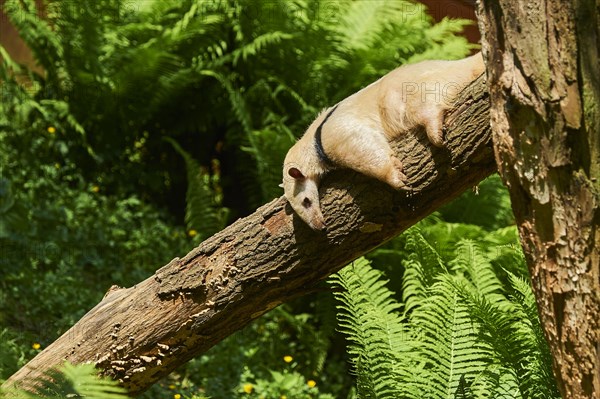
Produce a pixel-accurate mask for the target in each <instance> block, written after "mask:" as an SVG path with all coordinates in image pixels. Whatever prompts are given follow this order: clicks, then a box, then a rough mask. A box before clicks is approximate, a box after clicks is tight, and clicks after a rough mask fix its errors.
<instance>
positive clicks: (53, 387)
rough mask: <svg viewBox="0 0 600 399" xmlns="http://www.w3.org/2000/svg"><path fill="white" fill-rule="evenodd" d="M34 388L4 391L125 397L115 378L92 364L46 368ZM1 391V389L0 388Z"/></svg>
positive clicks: (23, 395) (19, 395) (20, 396)
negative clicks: (99, 372) (101, 374)
mask: <svg viewBox="0 0 600 399" xmlns="http://www.w3.org/2000/svg"><path fill="white" fill-rule="evenodd" d="M37 383H38V386H37V387H36V388H35V390H34V392H33V393H32V392H27V391H22V390H10V391H7V392H6V393H7V395H8V396H7V397H10V398H16V399H34V398H37V399H45V398H48V399H50V398H71V397H85V398H90V399H126V398H127V392H126V391H125V389H123V388H121V387H120V386H119V385H118V383H117V382H116V381H113V380H111V379H108V378H105V377H100V376H98V370H97V369H96V368H95V367H94V365H93V364H80V365H72V364H70V363H68V362H67V363H65V364H64V365H63V366H61V367H60V368H58V369H54V370H52V371H49V372H48V373H47V374H46V375H44V376H42V377H40V379H39V380H38V381H37ZM0 393H2V392H0Z"/></svg>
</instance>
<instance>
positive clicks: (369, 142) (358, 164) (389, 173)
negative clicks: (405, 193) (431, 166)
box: [323, 126, 407, 190]
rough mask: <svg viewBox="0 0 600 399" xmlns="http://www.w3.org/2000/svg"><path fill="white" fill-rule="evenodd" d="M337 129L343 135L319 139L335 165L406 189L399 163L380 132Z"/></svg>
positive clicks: (364, 128)
mask: <svg viewBox="0 0 600 399" xmlns="http://www.w3.org/2000/svg"><path fill="white" fill-rule="evenodd" d="M339 132H340V133H339V134H340V135H341V136H343V137H339V136H338V137H336V139H338V140H336V141H333V140H327V139H326V138H327V136H325V137H324V138H323V145H324V149H325V151H326V152H327V154H328V155H329V157H330V158H331V159H332V160H333V161H334V162H335V163H336V164H337V165H339V166H341V167H344V168H349V169H353V170H356V171H357V172H360V173H362V174H364V175H367V176H370V177H374V178H376V179H377V180H380V181H382V182H384V183H387V184H389V185H390V186H392V187H393V188H395V189H397V190H399V189H403V188H404V189H406V188H407V178H406V175H405V174H404V173H403V172H402V162H401V161H400V160H399V159H398V158H396V156H395V155H394V152H393V151H392V148H391V147H390V144H389V142H388V140H387V138H386V137H385V136H384V134H383V132H382V131H378V130H375V129H370V128H367V127H362V128H361V127H357V126H355V127H354V128H353V129H352V130H350V129H342V130H340V131H339ZM331 136H332V137H335V136H334V135H331Z"/></svg>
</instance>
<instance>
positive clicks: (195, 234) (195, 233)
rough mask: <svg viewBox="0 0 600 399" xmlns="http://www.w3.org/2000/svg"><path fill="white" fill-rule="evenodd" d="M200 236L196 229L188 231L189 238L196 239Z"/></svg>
mask: <svg viewBox="0 0 600 399" xmlns="http://www.w3.org/2000/svg"><path fill="white" fill-rule="evenodd" d="M197 235H198V232H197V231H196V230H194V229H191V230H190V231H188V236H190V237H195V236H197Z"/></svg>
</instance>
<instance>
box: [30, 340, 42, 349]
mask: <svg viewBox="0 0 600 399" xmlns="http://www.w3.org/2000/svg"><path fill="white" fill-rule="evenodd" d="M31 347H32V348H33V349H35V350H36V351H37V350H38V349H40V348H41V347H42V345H40V344H39V343H37V342H34V343H33V345H31Z"/></svg>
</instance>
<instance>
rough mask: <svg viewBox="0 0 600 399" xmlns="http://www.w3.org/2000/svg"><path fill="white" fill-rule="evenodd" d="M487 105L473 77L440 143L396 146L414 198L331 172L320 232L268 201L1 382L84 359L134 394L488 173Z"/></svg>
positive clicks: (107, 301)
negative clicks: (438, 145)
mask: <svg viewBox="0 0 600 399" xmlns="http://www.w3.org/2000/svg"><path fill="white" fill-rule="evenodd" d="M488 107H489V106H488V98H487V93H486V89H485V84H484V81H483V78H480V79H478V80H477V81H476V82H475V83H474V84H473V85H472V86H470V87H469V88H467V89H465V91H463V93H462V94H461V97H460V98H459V99H458V102H457V106H456V108H455V109H454V110H452V112H451V113H450V114H449V115H448V117H447V119H446V127H447V134H446V140H447V148H445V149H439V148H433V147H432V146H431V145H430V144H429V142H428V141H427V139H426V137H425V135H424V133H423V132H415V134H408V135H406V136H404V137H402V138H401V139H400V140H399V142H398V143H396V150H397V152H398V154H399V156H400V158H401V159H402V160H403V161H404V165H405V173H406V174H407V175H408V177H409V180H410V182H411V184H412V186H413V187H414V189H415V191H414V192H406V191H399V192H397V191H394V190H392V189H391V188H389V187H388V186H386V185H384V184H383V183H380V182H377V181H375V180H372V179H368V178H366V177H364V176H361V175H359V174H357V173H354V172H348V171H334V172H332V173H331V174H330V175H328V176H326V178H325V179H324V181H323V182H322V186H321V204H322V206H323V213H324V214H325V218H326V222H327V226H328V230H327V232H314V231H312V230H310V229H309V228H308V227H307V226H306V225H305V224H304V223H303V222H302V221H301V220H299V219H298V218H297V217H296V216H295V215H294V214H293V213H292V211H291V208H290V207H289V205H288V204H287V202H286V201H285V199H283V198H279V199H275V200H273V201H272V202H271V203H269V204H266V205H264V206H263V207H261V208H259V209H258V210H257V211H256V212H255V213H254V214H252V215H250V216H248V217H246V218H244V219H240V220H238V221H237V222H235V223H234V224H232V225H231V226H229V227H227V228H226V229H225V230H223V231H222V232H220V233H218V234H216V235H215V236H213V237H211V238H209V239H208V240H206V241H205V242H203V243H202V244H201V245H200V246H198V247H197V248H196V249H194V250H193V251H191V252H190V253H189V254H187V255H186V256H184V257H183V258H182V259H179V258H175V259H173V260H172V261H171V262H170V263H169V264H168V265H166V266H164V267H162V268H161V269H159V270H158V271H157V272H156V273H155V275H154V276H152V277H150V278H148V279H147V280H145V281H142V282H141V283H139V284H137V285H136V286H134V287H131V288H127V289H116V290H113V291H110V292H109V293H107V295H106V297H105V298H104V299H103V300H102V302H100V303H99V304H98V305H97V306H96V307H95V308H94V309H92V310H91V311H90V312H89V313H88V314H86V315H85V316H84V317H83V318H82V319H81V320H80V321H79V322H78V323H77V324H75V325H74V326H73V327H72V328H71V329H70V330H69V331H67V332H66V333H65V334H64V335H63V336H61V337H60V338H59V339H58V340H56V341H55V342H54V343H53V344H52V345H50V346H49V347H47V348H46V349H45V350H44V351H43V352H41V353H40V354H38V356H36V357H35V358H34V359H33V360H31V361H30V362H29V363H28V364H27V365H25V366H24V367H23V368H22V369H21V370H19V371H18V372H17V373H15V374H14V375H13V376H12V377H10V378H9V380H8V381H7V382H6V385H13V384H15V385H17V386H21V387H24V388H30V387H31V384H32V383H33V381H34V379H35V378H36V377H38V376H39V375H40V373H42V372H44V371H46V370H48V369H49V368H50V367H52V366H54V365H57V364H59V363H61V362H63V361H65V360H68V361H70V362H72V363H82V362H94V363H95V364H96V365H97V367H98V368H100V369H102V370H103V373H104V374H107V375H110V376H111V377H113V378H115V379H117V380H119V381H121V383H122V384H123V385H124V386H125V387H126V389H127V390H128V391H129V392H130V393H131V394H132V395H136V394H139V393H140V392H142V391H144V390H145V389H146V388H148V387H149V386H150V385H151V384H153V383H154V382H156V381H157V380H158V379H159V378H160V377H162V376H165V375H167V374H168V373H169V372H171V371H172V370H173V369H175V368H176V367H177V366H179V365H181V364H183V363H184V362H186V361H188V360H189V359H191V358H193V357H194V356H196V355H198V354H200V353H202V352H204V351H206V350H207V349H209V348H210V347H212V346H213V345H215V344H216V343H218V342H219V341H221V340H222V339H224V338H225V337H227V336H228V335H230V334H231V333H233V332H234V331H236V330H238V329H240V328H242V327H244V326H245V325H247V324H248V323H250V322H251V321H252V320H253V319H256V318H257V317H259V316H261V315H262V314H264V313H265V312H267V311H269V310H270V309H273V308H274V307H276V306H277V305H279V304H281V303H282V302H285V301H287V300H289V299H291V298H294V297H297V296H299V295H303V294H305V293H307V292H309V291H310V290H311V289H313V288H314V285H315V283H317V282H319V281H321V280H323V279H325V278H326V277H327V276H329V275H330V274H331V273H334V272H335V271H337V270H339V269H340V268H342V267H343V266H344V265H346V264H347V263H348V262H350V261H352V260H353V259H356V258H357V257H359V256H361V255H363V254H364V253H366V252H368V251H369V250H371V249H373V248H375V247H377V246H378V245H380V244H382V243H383V242H385V241H386V240H388V239H390V238H392V237H394V236H395V235H397V234H399V233H400V232H402V231H403V230H405V229H406V228H408V227H409V226H411V225H412V224H414V223H415V222H417V221H418V220H420V219H421V218H423V217H424V216H426V215H428V214H429V213H431V212H432V211H434V210H435V209H437V208H438V207H440V206H441V205H443V204H444V203H446V202H448V201H450V200H451V199H453V198H455V197H456V196H458V195H459V194H460V193H461V192H463V191H464V190H465V189H468V188H471V187H472V186H474V185H476V184H477V183H478V182H479V181H480V180H482V179H483V178H484V177H486V176H488V175H489V174H491V173H493V172H494V171H495V170H496V165H495V162H494V159H493V155H492V148H491V137H490V132H489V127H488V126H489V120H488V118H489V115H488Z"/></svg>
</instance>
